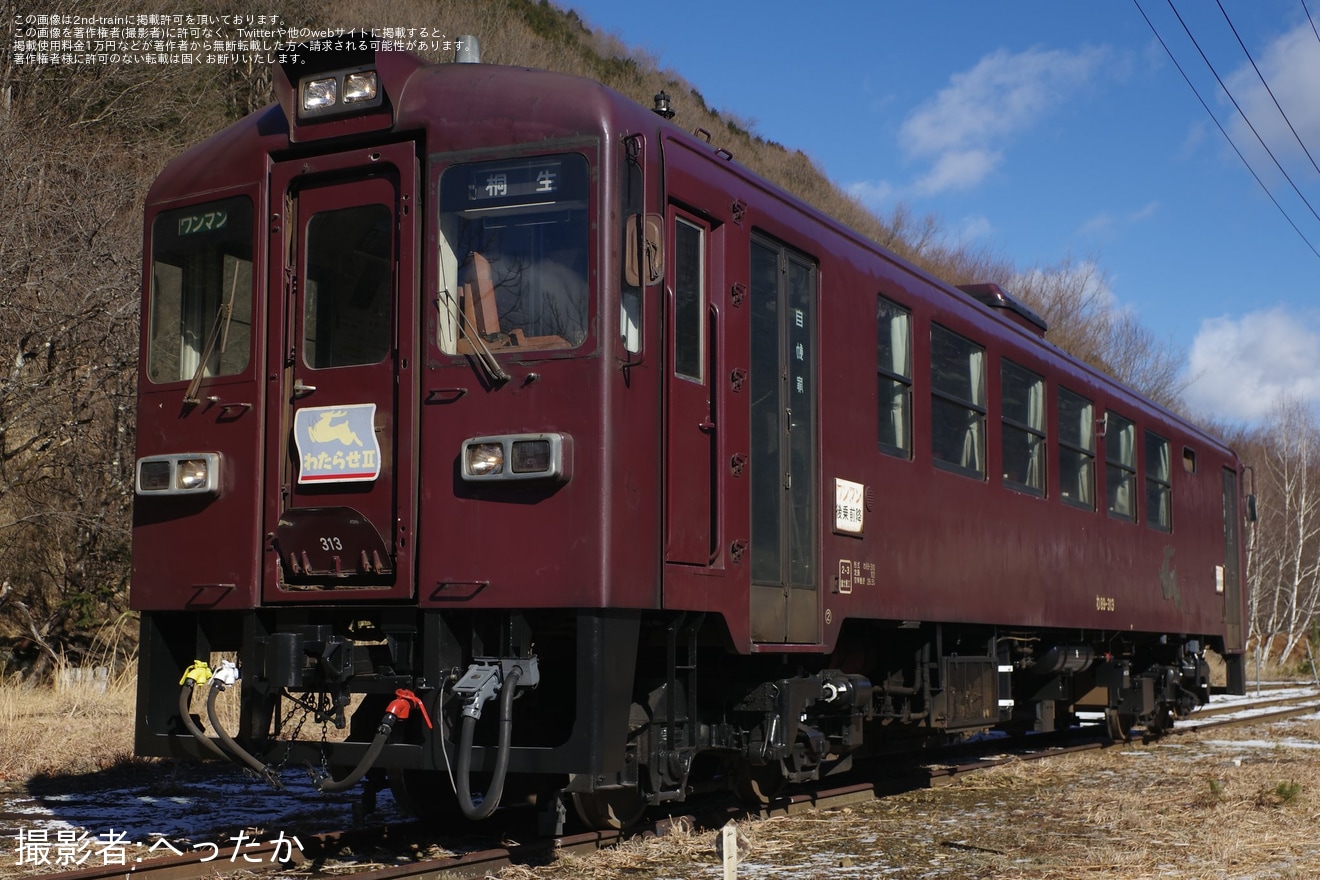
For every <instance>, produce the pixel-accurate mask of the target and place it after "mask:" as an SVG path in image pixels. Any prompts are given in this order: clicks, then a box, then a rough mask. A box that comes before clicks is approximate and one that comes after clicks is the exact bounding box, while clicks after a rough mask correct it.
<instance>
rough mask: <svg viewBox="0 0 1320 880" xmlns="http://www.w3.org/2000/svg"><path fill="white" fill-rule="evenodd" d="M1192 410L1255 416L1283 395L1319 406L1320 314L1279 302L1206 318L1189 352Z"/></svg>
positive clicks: (1234, 416)
mask: <svg viewBox="0 0 1320 880" xmlns="http://www.w3.org/2000/svg"><path fill="white" fill-rule="evenodd" d="M1188 374H1189V375H1190V376H1191V377H1192V382H1191V384H1190V385H1188V387H1187V390H1186V392H1185V394H1184V396H1185V398H1186V400H1187V402H1188V404H1190V405H1191V407H1192V408H1193V409H1194V410H1197V411H1199V412H1204V413H1207V414H1209V415H1211V416H1215V417H1218V418H1226V419H1240V420H1243V421H1256V420H1258V419H1262V418H1265V417H1266V416H1268V415H1269V412H1270V409H1271V407H1273V406H1274V405H1275V403H1276V402H1277V401H1278V400H1279V398H1280V397H1281V396H1283V395H1288V396H1290V397H1295V398H1298V399H1300V400H1301V401H1302V402H1303V403H1305V404H1307V405H1309V406H1313V407H1314V406H1316V405H1320V315H1317V314H1316V313H1306V314H1298V313H1296V312H1290V311H1289V310H1288V309H1287V308H1285V307H1283V306H1275V307H1274V308H1272V309H1270V310H1269V311H1262V312H1250V313H1248V314H1245V315H1243V316H1242V317H1240V318H1236V319H1234V318H1230V317H1220V318H1207V319H1205V320H1203V321H1202V322H1201V328H1200V330H1199V331H1198V332H1197V334H1196V339H1195V340H1193V341H1192V349H1191V352H1190V353H1189V355H1188Z"/></svg>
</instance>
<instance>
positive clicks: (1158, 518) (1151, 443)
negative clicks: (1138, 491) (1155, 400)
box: [1145, 429, 1173, 532]
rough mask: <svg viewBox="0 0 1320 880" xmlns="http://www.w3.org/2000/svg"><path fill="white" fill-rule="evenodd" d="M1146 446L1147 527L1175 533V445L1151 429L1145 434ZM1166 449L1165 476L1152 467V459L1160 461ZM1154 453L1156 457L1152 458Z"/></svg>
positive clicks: (1164, 459) (1164, 458) (1164, 460)
mask: <svg viewBox="0 0 1320 880" xmlns="http://www.w3.org/2000/svg"><path fill="white" fill-rule="evenodd" d="M1145 445H1146V449H1145V452H1146V525H1147V526H1149V527H1150V528H1152V529H1154V530H1156V531H1158V532H1172V531H1173V444H1171V443H1170V442H1169V441H1168V439H1167V438H1165V437H1162V436H1160V435H1159V434H1156V433H1155V432H1154V431H1151V430H1149V429H1147V430H1146V433H1145ZM1161 446H1162V447H1163V449H1164V456H1163V467H1164V475H1163V477H1162V478H1161V476H1160V475H1159V474H1158V473H1156V471H1155V469H1154V468H1153V467H1152V466H1151V460H1152V458H1155V459H1156V460H1158V459H1159V449H1160V447H1161ZM1152 453H1154V455H1153V456H1152Z"/></svg>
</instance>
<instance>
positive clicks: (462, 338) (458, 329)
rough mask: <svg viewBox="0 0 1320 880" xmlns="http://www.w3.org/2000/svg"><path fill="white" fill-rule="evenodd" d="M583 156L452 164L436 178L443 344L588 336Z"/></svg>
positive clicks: (463, 350) (543, 343)
mask: <svg viewBox="0 0 1320 880" xmlns="http://www.w3.org/2000/svg"><path fill="white" fill-rule="evenodd" d="M587 204H588V177H587V162H586V159H584V158H583V157H582V156H579V155H576V154H568V155H560V156H543V157H536V158H533V159H520V160H513V161H498V162H481V163H477V164H472V165H457V166H455V167H453V168H449V169H447V170H446V171H445V172H444V174H443V176H442V177H441V178H440V228H441V231H442V233H443V242H442V244H441V266H442V268H441V272H442V277H441V288H442V293H441V313H442V317H443V318H445V319H446V320H443V321H442V326H441V328H440V341H441V346H442V348H444V349H445V350H446V351H449V352H451V353H458V354H474V353H478V352H479V350H480V348H481V347H482V346H484V347H486V348H488V349H490V350H496V351H497V350H499V349H509V348H515V349H524V350H528V349H536V350H545V349H569V348H576V347H577V346H579V345H581V344H582V343H583V342H584V341H585V340H586V338H587V330H588V317H589V306H588V303H589V297H588V286H587V266H588V263H587V259H588V254H587V245H588V240H589V239H588V229H589V226H588V217H587Z"/></svg>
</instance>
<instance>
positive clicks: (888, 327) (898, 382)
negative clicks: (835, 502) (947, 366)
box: [875, 294, 913, 461]
mask: <svg viewBox="0 0 1320 880" xmlns="http://www.w3.org/2000/svg"><path fill="white" fill-rule="evenodd" d="M898 319H901V320H902V322H903V324H904V327H905V330H906V333H907V339H906V342H905V351H904V352H903V360H904V361H905V363H904V364H903V365H902V368H903V369H902V370H899V369H896V366H897V365H896V364H895V361H896V360H897V358H896V357H895V356H894V355H895V354H896V353H895V352H893V327H894V324H895V323H896V321H897V320H898ZM886 336H888V337H889V341H888V350H889V352H890V357H889V365H888V366H886V364H885V362H884V358H883V355H884V354H885V352H886V341H885V337H886ZM912 337H913V334H912V310H911V309H908V308H905V307H904V306H902V305H899V304H898V303H896V302H894V301H893V300H892V299H889V298H888V297H886V296H884V295H883V294H877V296H876V368H875V372H876V393H877V408H878V410H879V411H878V413H877V417H876V429H877V441H878V443H879V446H880V451H881V452H883V453H884V454H886V455H892V456H894V457H895V458H902V459H907V460H909V461H910V460H911V459H912ZM886 392H888V394H886ZM895 400H901V401H902V404H901V406H899V407H898V408H897V409H896V408H895V406H894V401H895ZM886 402H887V403H888V406H886V405H885V404H886ZM895 412H899V413H900V414H901V424H899V425H897V426H894V425H893V417H894V414H895ZM887 418H888V421H889V424H888V426H887V425H886V419H887ZM887 429H888V433H886V432H887ZM887 436H888V437H889V438H894V439H897V440H898V443H893V442H889V441H888V440H887V439H886V437H887Z"/></svg>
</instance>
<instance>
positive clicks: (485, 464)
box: [463, 443, 504, 477]
mask: <svg viewBox="0 0 1320 880" xmlns="http://www.w3.org/2000/svg"><path fill="white" fill-rule="evenodd" d="M463 461H464V464H465V467H464V472H465V473H467V474H470V475H472V476H474V477H488V476H492V475H494V474H502V473H504V447H503V446H501V445H500V444H499V443H473V444H472V445H471V446H468V447H467V449H466V450H465V452H464V455H463Z"/></svg>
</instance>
